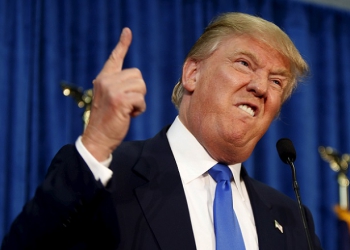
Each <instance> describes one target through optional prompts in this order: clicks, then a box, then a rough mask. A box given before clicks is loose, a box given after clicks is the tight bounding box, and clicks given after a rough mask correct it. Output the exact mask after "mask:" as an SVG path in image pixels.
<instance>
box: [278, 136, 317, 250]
mask: <svg viewBox="0 0 350 250" xmlns="http://www.w3.org/2000/svg"><path fill="white" fill-rule="evenodd" d="M276 148H277V152H278V155H279V156H280V158H281V160H282V161H283V162H284V163H286V164H288V165H289V166H290V167H291V169H292V179H293V189H294V193H295V196H296V198H297V202H298V205H299V210H300V214H301V219H302V221H303V225H304V229H305V234H306V239H307V243H308V245H309V249H310V250H313V249H314V248H313V246H312V244H311V236H310V231H309V229H308V227H307V223H306V216H305V211H304V209H303V207H302V203H301V198H300V194H299V186H298V182H297V177H296V170H295V166H294V161H295V159H296V158H297V154H296V152H295V148H294V145H293V143H292V141H291V140H289V139H288V138H282V139H279V140H278V141H277V143H276Z"/></svg>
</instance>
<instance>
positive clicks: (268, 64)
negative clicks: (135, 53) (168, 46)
mask: <svg viewBox="0 0 350 250" xmlns="http://www.w3.org/2000/svg"><path fill="white" fill-rule="evenodd" d="M289 79H290V66H289V62H288V60H286V58H285V57H283V56H282V55H281V54H280V53H279V52H277V51H276V50H274V49H272V48H271V47H269V46H268V45H266V44H265V43H262V42H259V41H257V40H255V39H254V38H252V37H249V36H246V35H242V36H238V37H234V36H231V37H228V38H226V39H224V40H223V41H222V42H221V44H220V45H219V47H218V49H217V50H216V51H215V52H214V53H213V54H212V55H211V56H210V57H208V58H207V59H205V60H202V61H200V62H194V61H191V60H188V61H187V62H186V63H185V65H184V73H183V85H184V88H185V89H186V90H187V91H186V92H185V95H184V98H183V101H182V103H181V107H180V119H181V121H182V122H183V123H184V125H185V126H186V127H187V128H188V129H189V131H190V132H191V133H192V134H193V135H194V136H195V137H196V138H197V140H198V141H199V142H200V143H201V144H202V145H203V146H204V148H205V149H206V150H207V151H208V153H209V154H210V155H211V156H212V157H213V158H214V159H215V160H217V161H221V162H225V163H228V164H233V163H238V162H242V161H245V160H246V159H247V158H248V157H249V155H250V154H251V153H252V151H253V149H254V147H255V145H256V143H257V142H258V141H259V140H260V138H261V137H262V136H263V135H264V134H265V132H266V130H267V129H268V127H269V125H270V124H271V122H272V121H273V119H274V118H275V116H276V115H277V114H278V112H279V110H280V107H281V104H282V98H283V92H284V89H285V87H286V85H287V84H288V83H289Z"/></svg>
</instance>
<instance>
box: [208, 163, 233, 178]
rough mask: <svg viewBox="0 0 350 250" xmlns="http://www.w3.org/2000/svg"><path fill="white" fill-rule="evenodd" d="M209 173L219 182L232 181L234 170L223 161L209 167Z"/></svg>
mask: <svg viewBox="0 0 350 250" xmlns="http://www.w3.org/2000/svg"><path fill="white" fill-rule="evenodd" d="M208 172H209V174H210V176H211V177H213V179H214V180H215V181H216V182H217V183H219V182H220V181H229V182H230V181H231V179H232V172H231V169H230V168H229V167H228V166H227V165H225V164H222V163H218V164H216V165H214V167H212V168H211V169H209V171H208Z"/></svg>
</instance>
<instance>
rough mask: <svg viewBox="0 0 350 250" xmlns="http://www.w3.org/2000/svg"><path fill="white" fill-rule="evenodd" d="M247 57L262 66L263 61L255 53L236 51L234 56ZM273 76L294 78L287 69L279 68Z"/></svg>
mask: <svg viewBox="0 0 350 250" xmlns="http://www.w3.org/2000/svg"><path fill="white" fill-rule="evenodd" d="M240 54H241V55H245V56H247V57H249V58H250V59H251V60H252V61H253V62H254V63H255V64H257V65H261V64H262V63H261V60H259V59H258V58H257V57H256V56H255V55H254V54H253V53H251V52H250V51H247V50H235V51H234V53H233V55H234V56H235V55H240ZM271 75H280V76H284V77H287V78H290V77H291V76H292V74H291V72H290V71H289V70H287V69H284V68H279V69H276V70H273V71H272V72H271Z"/></svg>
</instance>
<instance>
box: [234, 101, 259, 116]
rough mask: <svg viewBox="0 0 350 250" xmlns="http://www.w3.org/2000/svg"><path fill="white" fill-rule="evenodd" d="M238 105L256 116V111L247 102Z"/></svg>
mask: <svg viewBox="0 0 350 250" xmlns="http://www.w3.org/2000/svg"><path fill="white" fill-rule="evenodd" d="M238 107H239V108H240V109H242V110H244V111H245V112H247V113H248V114H250V115H251V116H253V117H254V115H255V112H254V110H253V109H252V108H251V107H249V106H247V105H245V104H242V105H239V106H238Z"/></svg>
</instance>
